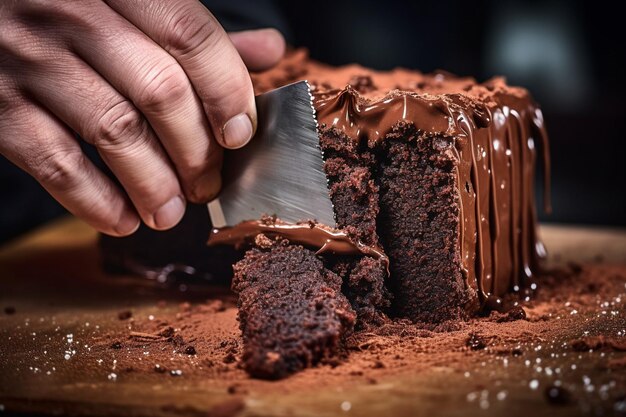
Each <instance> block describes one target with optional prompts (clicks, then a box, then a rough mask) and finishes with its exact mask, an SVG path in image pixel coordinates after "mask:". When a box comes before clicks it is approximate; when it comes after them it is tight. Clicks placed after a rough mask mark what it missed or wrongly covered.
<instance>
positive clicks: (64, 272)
mask: <svg viewBox="0 0 626 417" xmlns="http://www.w3.org/2000/svg"><path fill="white" fill-rule="evenodd" d="M542 236H543V238H544V241H545V243H546V246H547V247H548V248H549V249H550V252H551V254H552V255H551V258H550V259H549V263H550V264H551V265H555V264H563V263H567V262H569V261H572V260H574V261H576V262H578V263H584V262H596V263H598V262H601V263H602V264H623V265H626V232H625V231H624V230H611V229H592V228H573V227H562V226H544V227H542ZM625 284H626V282H625ZM624 292H626V289H625V291H624ZM616 296H617V295H616ZM207 298H211V299H217V298H219V299H224V300H226V306H227V307H226V308H225V309H222V310H220V312H219V313H216V314H220V315H221V316H219V317H221V319H220V320H218V321H217V323H218V324H216V325H215V326H216V328H215V332H216V334H220V335H221V334H223V335H225V336H223V337H224V338H225V340H226V339H232V340H236V338H237V337H238V330H237V323H236V311H235V309H234V307H229V306H230V305H231V304H229V303H230V302H231V301H232V295H229V294H228V291H227V290H225V289H219V288H217V289H216V288H204V289H200V290H195V291H193V292H191V291H186V292H181V291H172V290H171V289H164V288H160V287H156V286H154V285H153V283H151V282H147V281H146V280H141V279H137V278H135V277H111V276H107V275H105V274H104V273H103V272H102V270H101V265H100V261H99V255H98V250H97V234H96V233H95V232H94V231H93V230H92V229H90V228H89V227H88V226H86V225H85V224H83V223H81V222H80V221H78V220H75V219H64V220H61V221H58V222H56V223H53V224H50V225H48V226H46V227H44V228H42V229H40V230H37V231H35V232H34V233H31V234H29V235H27V236H24V237H22V238H20V239H18V240H16V241H15V242H13V243H11V244H9V245H7V246H5V247H3V248H2V249H0V309H1V310H0V416H1V415H2V414H3V413H2V412H3V411H4V412H5V413H7V414H13V413H22V414H28V415H40V414H41V415H53V414H54V415H58V414H68V415H88V416H105V415H106V416H118V415H120V416H122V415H124V416H171V415H193V416H196V415H202V416H210V415H213V416H234V415H241V416H253V415H254V416H270V415H280V416H288V415H289V416H331V415H346V416H348V415H349V416H384V415H390V416H400V415H440V416H472V415H476V416H490V415H492V416H493V415H506V416H507V417H513V416H518V415H519V416H527V415H528V414H529V412H531V413H532V415H533V416H544V415H545V416H559V415H563V416H565V415H567V416H569V415H577V414H588V413H591V414H592V413H594V410H595V411H597V410H601V411H603V412H605V414H607V413H611V412H614V413H618V412H620V409H619V407H621V405H620V404H621V403H619V398H617V400H616V395H618V394H619V391H620V389H623V388H626V387H624V386H623V383H624V378H623V373H626V367H625V368H623V369H622V371H619V369H618V370H617V371H616V370H612V371H607V368H606V367H605V366H604V365H605V364H606V361H607V358H609V357H610V360H612V361H617V362H614V363H618V362H619V361H620V360H621V361H624V355H625V354H624V353H623V352H619V351H610V352H604V353H602V352H597V353H584V355H585V357H584V360H581V361H580V363H581V365H580V369H577V370H570V369H569V368H568V370H567V372H568V373H567V375H565V371H563V373H564V375H563V377H562V378H561V380H562V382H563V384H567V383H570V386H571V387H573V388H572V389H573V390H574V391H575V392H576V393H578V391H577V390H578V389H579V388H577V387H578V386H580V387H581V388H580V393H578V394H577V396H576V398H575V399H574V400H573V401H571V402H570V403H569V405H565V406H554V405H552V404H551V403H550V402H549V401H546V396H545V395H546V394H545V391H544V387H545V386H546V385H545V384H547V383H548V382H549V381H554V376H553V375H552V372H553V371H552V370H551V371H550V374H549V375H547V374H546V372H547V371H545V370H542V371H539V373H537V370H536V369H535V370H533V371H532V372H535V374H532V375H531V373H530V372H531V371H530V368H529V365H528V364H525V362H526V361H527V360H528V358H529V357H522V358H516V357H511V358H510V360H509V359H507V360H506V361H505V362H506V363H504V362H503V359H502V357H501V356H498V354H493V353H484V354H482V355H483V356H475V355H474V356H472V355H470V354H469V353H467V352H465V351H459V352H458V355H460V356H459V357H460V358H463V357H464V356H462V355H467V364H464V363H463V360H461V361H460V362H459V361H456V362H454V363H445V361H444V362H443V363H442V362H436V361H433V360H432V358H433V356H432V355H437V353H436V352H435V353H428V352H425V351H422V352H420V353H419V355H422V356H415V358H420V357H421V358H423V359H424V361H430V362H428V363H429V364H430V365H429V366H426V367H422V368H419V371H417V370H416V369H418V368H414V367H412V365H411V363H413V362H408V364H407V362H406V361H408V360H410V361H418V360H419V359H407V358H404V359H401V360H400V362H398V363H399V365H395V367H393V368H389V367H387V370H386V371H385V370H378V369H372V370H369V368H368V372H366V374H365V375H363V374H362V373H361V374H360V373H359V372H354V371H350V372H347V371H342V369H343V368H342V366H338V367H337V368H333V367H331V366H322V367H320V368H317V369H313V370H307V371H305V372H303V373H300V374H298V375H296V376H293V377H291V378H288V379H287V380H283V381H278V382H268V381H253V380H250V379H249V378H248V377H247V376H246V375H245V373H243V371H241V370H237V369H236V366H235V365H236V364H232V365H230V366H231V367H230V368H229V370H228V372H226V373H224V374H220V373H219V372H218V373H216V372H213V371H212V372H208V371H206V372H205V371H204V368H203V367H202V366H200V365H199V364H203V363H205V362H202V361H205V360H206V358H204V357H203V355H202V354H201V353H198V355H196V356H197V357H196V356H194V358H195V359H192V358H187V357H183V355H180V354H177V355H176V361H179V362H180V363H182V364H183V365H182V366H186V367H188V368H189V369H190V371H189V372H187V371H185V372H184V373H183V374H182V375H178V376H176V375H169V374H168V375H164V374H162V373H160V372H132V371H133V369H135V368H136V369H140V368H141V363H145V362H146V361H148V360H149V358H150V352H148V353H146V354H145V355H144V356H143V357H141V355H138V356H139V357H138V358H137V359H136V360H137V363H136V365H137V366H135V367H133V366H129V365H128V360H126V362H125V365H124V366H125V368H124V369H120V368H119V367H116V366H118V365H116V364H118V363H122V362H123V360H122V356H120V355H121V353H118V351H114V350H111V349H109V346H108V345H107V346H104V347H103V344H107V343H109V344H110V340H113V339H110V338H109V336H110V335H119V334H124V332H127V333H128V332H129V330H128V329H126V326H128V322H127V321H125V320H120V318H119V317H118V316H119V313H120V312H121V311H127V310H128V311H132V313H133V317H136V318H137V320H140V318H141V320H143V321H144V322H145V323H148V320H152V319H151V318H150V317H153V315H158V316H159V317H167V318H168V320H169V319H171V320H174V317H176V315H177V314H180V308H181V307H180V303H181V302H190V303H191V305H194V304H196V303H203V302H204V300H206V299H207ZM623 306H624V304H620V305H617V306H615V309H616V310H617V313H616V314H615V315H614V316H615V317H613V318H612V319H611V320H612V322H611V323H612V324H611V326H614V327H615V328H616V329H619V328H620V327H621V329H622V330H621V331H626V330H624V329H626V311H624V308H623ZM620 314H621V316H620ZM593 319H594V318H593V317H591V316H584V315H580V316H579V317H575V315H572V318H568V320H571V321H569V322H568V323H570V324H568V326H566V327H568V328H569V326H570V325H571V328H572V329H574V328H575V329H576V332H574V330H572V334H571V337H575V336H580V333H579V330H580V329H581V328H584V326H586V323H588V322H589V321H590V320H593ZM602 319H603V318H602V317H600V318H599V319H598V320H602ZM528 325H529V326H531V325H532V323H531V324H528ZM564 331H565V330H564ZM618 331H619V330H618ZM131 336H132V335H131ZM115 337H117V336H115ZM431 337H434V339H433V340H438V339H437V337H438V336H436V335H435V336H432V335H431ZM459 337H460V336H459ZM545 337H546V338H548V337H549V335H546V336H545ZM567 337H569V335H567ZM566 339H567V338H565V339H562V340H566ZM377 340H378V339H377ZM416 340H417V339H416ZM124 343H125V339H124ZM416 343H417V342H416ZM133 346H135V348H137V345H133ZM146 346H149V345H146ZM137 349H139V348H137ZM146 349H147V350H149V348H146ZM552 349H553V350H552V353H554V352H555V349H560V347H559V346H557V347H555V346H552ZM563 349H564V351H565V350H567V347H563ZM143 353H145V352H143ZM116 355H118V356H116ZM359 355H360V354H359V353H358V352H357V353H354V354H352V356H354V357H355V360H356V361H359V360H362V361H363V363H367V358H365V357H364V358H365V359H360V358H361V357H360V356H359ZM416 355H418V353H416ZM428 355H431V356H428ZM542 355H543V352H537V351H535V352H533V356H532V359H533V362H535V361H536V360H537V359H538V358H539V359H540V358H541V357H543V358H544V363H547V362H548V361H550V360H552V361H553V362H554V365H551V366H554V367H555V368H556V366H557V365H558V363H559V360H561V359H554V355H552V358H550V356H549V355H550V352H548V351H546V352H545V356H542ZM571 355H575V353H571V352H570V357H571ZM116 358H118V359H116ZM481 358H482V359H481ZM392 359H393V358H392ZM396 359H397V358H396ZM118 360H119V362H118ZM142 360H143V361H142ZM351 360H352V359H351ZM402 360H404V361H405V363H404V365H402V362H401V361H402ZM182 361H188V362H182ZM189 361H191V362H189ZM194 361H195V362H194ZM140 362H141V363H140ZM177 363H178V362H177ZM503 363H504V366H503ZM563 364H565V362H563ZM119 366H121V365H119ZM151 366H152V365H151ZM224 366H226V365H224ZM536 366H538V365H536V364H535V363H533V364H532V366H531V368H532V367H536ZM546 366H547V365H546ZM563 366H565V365H563ZM568 366H569V363H568ZM371 368H376V366H372V367H371ZM184 369H187V368H184ZM611 372H612V374H611ZM620 372H621V373H622V375H621V376H620V375H619V374H620ZM168 373H169V371H168ZM609 374H610V375H609ZM533 375H535V376H533ZM607 375H608V376H607ZM584 378H588V379H589V380H591V381H598V382H597V385H596V386H595V387H594V389H593V390H592V391H591V392H586V391H588V390H589V388H588V385H589V384H586V382H585V381H586V380H585V379H584ZM570 379H571V381H570V382H568V381H569V380H570ZM534 380H536V381H537V384H540V389H533V388H532V385H533V384H534V382H533V381H534ZM611 381H613V386H611V387H609V388H606V391H607V393H608V394H607V395H604V396H603V394H601V393H599V391H600V390H601V389H604V388H602V387H603V386H604V385H607V386H608V385H609V384H610V382H611ZM529 385H530V387H531V388H530V389H529ZM624 406H625V410H626V403H624ZM625 412H626V411H625Z"/></svg>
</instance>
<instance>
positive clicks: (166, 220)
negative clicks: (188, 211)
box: [154, 196, 185, 230]
mask: <svg viewBox="0 0 626 417" xmlns="http://www.w3.org/2000/svg"><path fill="white" fill-rule="evenodd" d="M184 214H185V201H184V200H183V199H182V198H181V197H180V196H176V197H174V198H172V199H171V200H170V201H168V202H167V203H165V204H163V205H162V206H161V207H160V208H159V209H158V210H157V211H156V212H155V213H154V225H155V227H156V228H157V229H159V230H165V229H169V228H171V227H174V226H176V225H177V224H178V222H179V221H180V219H182V218H183V215H184Z"/></svg>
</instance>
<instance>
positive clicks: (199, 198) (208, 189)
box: [192, 171, 222, 203]
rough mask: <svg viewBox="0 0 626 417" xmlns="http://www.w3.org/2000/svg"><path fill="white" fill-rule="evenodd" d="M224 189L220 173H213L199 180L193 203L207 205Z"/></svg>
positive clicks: (195, 188)
mask: <svg viewBox="0 0 626 417" xmlns="http://www.w3.org/2000/svg"><path fill="white" fill-rule="evenodd" d="M221 187H222V177H221V174H220V172H219V171H212V172H209V173H208V174H205V175H203V176H202V177H200V178H198V179H197V180H196V182H195V183H194V188H193V190H192V193H193V202H194V203H206V202H207V201H209V200H212V199H213V198H215V196H216V195H217V193H218V192H219V191H220V188H221Z"/></svg>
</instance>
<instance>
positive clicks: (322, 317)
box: [232, 235, 356, 379]
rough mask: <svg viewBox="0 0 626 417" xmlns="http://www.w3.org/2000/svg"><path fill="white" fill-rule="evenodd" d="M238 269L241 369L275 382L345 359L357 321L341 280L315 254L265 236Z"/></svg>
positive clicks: (234, 283) (236, 278)
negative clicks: (348, 338)
mask: <svg viewBox="0 0 626 417" xmlns="http://www.w3.org/2000/svg"><path fill="white" fill-rule="evenodd" d="M256 241H257V242H258V243H260V245H259V247H258V248H255V249H252V250H250V251H248V252H247V253H246V255H245V257H244V259H242V260H241V261H239V262H238V263H237V264H235V265H234V272H235V273H234V277H233V284H232V288H233V290H234V291H235V292H237V293H238V294H239V301H238V307H239V316H238V318H239V323H240V328H241V331H242V334H243V343H244V349H243V357H242V363H243V365H244V368H245V369H246V371H247V372H248V373H250V374H251V375H253V376H256V377H261V378H268V379H276V378H283V377H285V376H287V375H289V374H291V373H294V372H297V371H299V370H301V369H304V368H306V367H310V366H313V365H315V364H317V363H319V362H323V361H328V360H330V359H332V358H334V357H337V356H338V355H340V354H342V349H343V342H344V338H345V337H346V336H347V335H348V334H349V333H350V332H351V331H352V329H353V328H354V323H355V318H356V315H355V313H354V311H353V310H352V308H351V307H350V303H349V302H348V300H347V299H346V298H345V296H344V295H343V294H342V292H341V286H342V279H341V278H340V277H339V276H337V275H336V274H335V273H333V272H332V271H330V270H329V269H327V268H326V267H325V266H324V265H323V263H322V261H321V260H320V259H319V258H318V257H317V256H316V255H315V253H314V252H312V251H310V250H308V249H305V248H303V247H302V246H294V245H285V244H284V243H281V242H275V241H272V240H270V239H269V238H267V237H264V236H262V235H261V237H257V239H256Z"/></svg>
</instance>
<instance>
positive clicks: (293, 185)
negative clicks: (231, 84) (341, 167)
mask: <svg viewBox="0 0 626 417" xmlns="http://www.w3.org/2000/svg"><path fill="white" fill-rule="evenodd" d="M256 106H257V114H258V128H257V131H256V134H255V135H254V137H253V138H252V140H251V141H250V143H248V145H246V146H244V147H243V148H241V149H237V150H226V151H224V165H223V166H224V168H223V170H222V184H223V185H222V190H221V192H220V194H219V196H218V197H217V198H216V199H214V200H213V201H211V202H209V203H208V205H207V206H208V210H209V216H210V217H211V222H212V224H213V227H215V228H221V227H225V226H234V225H236V224H238V223H240V222H243V221H246V220H256V219H259V218H260V217H261V216H262V215H276V216H277V217H278V218H280V219H281V220H284V221H287V222H294V223H295V222H297V221H301V220H309V219H311V220H317V221H318V222H320V223H323V224H326V225H328V226H331V227H335V215H334V211H333V205H332V202H331V200H330V196H329V190H328V180H327V178H326V175H325V174H324V160H323V155H322V151H321V149H320V146H319V138H318V133H317V121H316V119H315V110H314V108H313V104H312V96H311V91H310V88H309V84H308V82H307V81H299V82H296V83H293V84H290V85H287V86H284V87H281V88H278V89H276V90H272V91H269V92H267V93H264V94H261V95H258V96H257V97H256Z"/></svg>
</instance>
